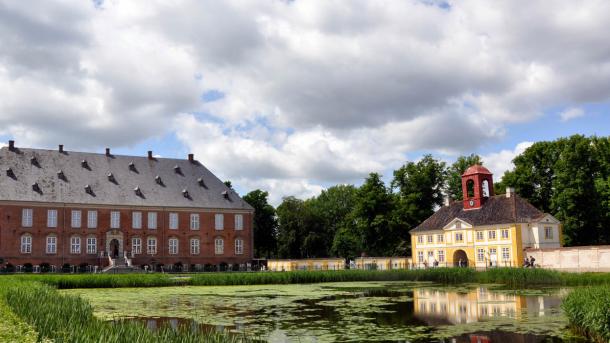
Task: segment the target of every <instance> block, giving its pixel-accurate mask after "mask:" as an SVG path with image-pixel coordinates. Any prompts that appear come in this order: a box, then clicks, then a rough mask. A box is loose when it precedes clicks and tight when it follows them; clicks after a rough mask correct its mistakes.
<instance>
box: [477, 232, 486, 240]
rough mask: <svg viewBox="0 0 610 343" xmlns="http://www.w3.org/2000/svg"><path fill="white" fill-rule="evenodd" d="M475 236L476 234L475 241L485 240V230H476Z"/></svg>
mask: <svg viewBox="0 0 610 343" xmlns="http://www.w3.org/2000/svg"><path fill="white" fill-rule="evenodd" d="M476 236H477V241H484V240H485V232H483V231H477V233H476Z"/></svg>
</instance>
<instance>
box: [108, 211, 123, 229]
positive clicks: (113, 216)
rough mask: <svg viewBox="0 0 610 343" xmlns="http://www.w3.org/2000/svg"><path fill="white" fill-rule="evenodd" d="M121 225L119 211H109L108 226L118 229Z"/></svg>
mask: <svg viewBox="0 0 610 343" xmlns="http://www.w3.org/2000/svg"><path fill="white" fill-rule="evenodd" d="M120 227H121V212H119V211H111V212H110V228H111V229H119V228H120Z"/></svg>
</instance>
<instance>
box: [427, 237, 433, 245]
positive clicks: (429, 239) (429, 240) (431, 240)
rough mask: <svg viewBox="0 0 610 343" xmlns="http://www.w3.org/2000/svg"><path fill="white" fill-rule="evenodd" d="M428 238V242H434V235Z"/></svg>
mask: <svg viewBox="0 0 610 343" xmlns="http://www.w3.org/2000/svg"><path fill="white" fill-rule="evenodd" d="M427 239H428V243H432V242H434V236H432V235H428V237H427Z"/></svg>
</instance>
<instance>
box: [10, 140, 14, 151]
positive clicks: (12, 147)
mask: <svg viewBox="0 0 610 343" xmlns="http://www.w3.org/2000/svg"><path fill="white" fill-rule="evenodd" d="M8 150H10V151H15V141H14V140H12V139H11V140H10V141H8Z"/></svg>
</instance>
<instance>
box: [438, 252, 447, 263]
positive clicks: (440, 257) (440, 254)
mask: <svg viewBox="0 0 610 343" xmlns="http://www.w3.org/2000/svg"><path fill="white" fill-rule="evenodd" d="M437 255H438V261H439V262H445V251H444V250H439V251H438V252H437Z"/></svg>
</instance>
